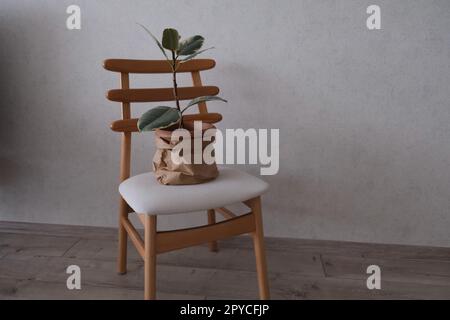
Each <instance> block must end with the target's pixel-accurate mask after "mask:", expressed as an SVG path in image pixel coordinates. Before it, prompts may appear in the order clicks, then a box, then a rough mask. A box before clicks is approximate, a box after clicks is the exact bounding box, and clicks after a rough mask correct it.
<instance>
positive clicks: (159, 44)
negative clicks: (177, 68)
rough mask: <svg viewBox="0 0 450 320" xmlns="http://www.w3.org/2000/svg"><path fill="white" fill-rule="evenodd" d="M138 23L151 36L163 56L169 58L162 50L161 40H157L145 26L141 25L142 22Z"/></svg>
mask: <svg viewBox="0 0 450 320" xmlns="http://www.w3.org/2000/svg"><path fill="white" fill-rule="evenodd" d="M138 25H140V26H141V27H142V28H143V29H144V30H145V31H146V32H147V33H148V34H149V35H150V36H151V37H152V38H153V40H154V41H155V42H156V44H157V45H158V47H159V48H160V49H161V52H162V53H163V54H164V56H165V57H166V59H167V60H169V57H168V56H167V53H166V50H164V48H163V46H162V44H161V42H159V40H158V39H157V38H156V37H155V36H154V35H153V33H151V32H150V30H148V29H147V28H146V27H145V26H143V25H142V24H140V23H138Z"/></svg>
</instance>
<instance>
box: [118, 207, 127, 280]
mask: <svg viewBox="0 0 450 320" xmlns="http://www.w3.org/2000/svg"><path fill="white" fill-rule="evenodd" d="M127 215H128V205H127V203H126V202H125V200H123V199H120V211H119V255H118V258H117V272H118V273H119V274H125V273H127V236H128V235H127V231H126V230H125V228H124V226H123V224H122V218H123V217H127Z"/></svg>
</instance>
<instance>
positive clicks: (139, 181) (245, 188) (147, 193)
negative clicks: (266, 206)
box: [119, 168, 269, 215]
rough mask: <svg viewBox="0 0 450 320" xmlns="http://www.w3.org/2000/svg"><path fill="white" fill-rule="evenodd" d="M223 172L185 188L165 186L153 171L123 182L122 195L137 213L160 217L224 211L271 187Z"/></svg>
mask: <svg viewBox="0 0 450 320" xmlns="http://www.w3.org/2000/svg"><path fill="white" fill-rule="evenodd" d="M219 172H220V173H219V176H218V177H217V178H216V179H215V180H213V181H210V182H207V183H202V184H196V185H185V186H184V185H183V186H167V185H162V184H160V183H159V182H158V181H156V178H155V176H154V174H153V172H149V173H144V174H139V175H136V176H134V177H131V178H129V179H127V180H125V181H123V182H122V183H121V184H120V186H119V192H120V194H121V195H122V197H123V199H124V200H125V201H126V202H127V203H128V205H129V206H130V207H131V208H132V209H133V210H134V211H135V212H136V213H143V214H152V215H159V214H175V213H186V212H192V211H200V210H206V209H214V208H220V207H224V206H226V205H230V204H234V203H238V202H242V201H245V200H249V199H252V198H255V197H258V196H260V195H261V194H263V193H264V192H265V191H267V189H268V188H269V185H268V184H267V183H266V182H265V181H263V180H261V179H259V178H256V177H254V176H252V175H250V174H248V173H245V172H243V171H239V170H235V169H230V168H220V171H219Z"/></svg>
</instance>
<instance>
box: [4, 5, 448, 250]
mask: <svg viewBox="0 0 450 320" xmlns="http://www.w3.org/2000/svg"><path fill="white" fill-rule="evenodd" d="M373 3H376V4H379V5H380V6H381V9H382V28H383V30H381V31H369V30H367V28H366V27H365V20H366V17H367V15H366V13H365V11H366V8H367V6H368V5H370V4H373ZM70 4H78V5H80V6H81V9H82V30H81V31H69V30H67V29H66V27H65V20H66V17H67V15H66V13H65V10H66V7H67V6H68V5H70ZM135 22H141V23H144V24H146V25H147V26H148V27H149V28H150V29H151V30H154V32H155V33H159V32H160V31H161V30H162V29H163V28H164V27H167V26H171V27H175V28H177V29H178V30H179V31H180V32H181V33H182V35H186V36H187V35H192V34H196V33H199V34H202V35H204V36H205V37H206V39H207V45H214V46H216V47H217V49H216V50H215V51H211V52H210V53H209V54H208V56H210V57H213V58H215V59H216V60H217V62H218V63H217V68H216V69H215V70H213V71H210V72H208V73H207V74H206V78H205V80H206V81H205V83H207V84H215V85H218V86H220V87H221V89H222V93H221V95H223V96H224V97H226V98H227V99H228V100H229V101H230V102H229V104H228V105H221V104H215V105H211V110H217V111H220V112H222V113H223V114H224V118H225V121H224V122H223V123H222V124H221V127H222V128H226V127H227V128H239V127H243V128H248V127H255V128H280V130H281V150H280V152H281V159H280V161H281V168H280V172H279V174H278V175H277V176H272V177H266V178H265V179H266V180H267V181H269V182H270V184H271V185H272V190H271V192H270V193H269V194H267V196H266V197H265V198H264V207H265V227H266V233H267V234H268V235H270V236H282V237H298V238H314V239H336V240H355V241H368V242H383V243H406V244H424V245H441V246H449V245H450V236H449V232H448V230H449V228H450V215H449V211H450V197H449V195H450V167H449V166H450V147H449V141H450V108H449V101H450V90H449V88H448V86H449V82H450V81H449V80H450V63H449V61H450V60H449V58H450V33H449V32H448V31H449V30H450V2H449V1H447V0H441V1H425V0H423V1H410V0H395V1H381V0H373V1H363V0H360V1H355V0H345V1H337V0H336V1H331V0H330V1H328V0H310V1H306V0H305V1H299V0H281V1H273V0H258V1H256V0H252V1H250V0H227V1H225V0H220V1H209V0H195V1H193V0H190V1H179V0H178V1H168V0H152V1H147V0H139V1H125V0H123V1H93V0H91V1H80V0H77V1H72V0H71V1H56V0H42V1H35V0H33V1H31V0H22V1H16V0H2V1H1V3H0V27H1V28H0V40H1V44H0V70H1V76H0V90H1V91H0V92H1V95H2V97H1V100H0V101H1V108H0V117H1V126H0V168H1V171H0V219H2V220H16V221H30V222H47V223H67V224H84V225H115V224H116V219H117V218H116V216H117V214H116V212H117V203H118V201H117V194H116V187H117V182H118V169H119V141H120V139H119V136H118V135H117V134H114V133H112V132H111V131H109V129H108V124H109V122H110V121H112V120H114V119H118V118H119V116H120V108H119V105H118V104H114V103H111V102H108V101H106V99H105V97H104V94H105V92H106V90H107V89H110V88H115V87H118V77H117V76H116V75H114V74H112V73H109V72H106V71H104V70H103V69H102V60H103V59H105V58H108V57H122V58H144V59H145V58H150V59H151V58H153V59H154V58H157V59H159V58H160V52H159V51H158V49H157V48H155V46H154V44H153V43H152V41H151V40H150V39H149V38H148V36H147V35H146V34H145V33H144V32H143V31H142V30H141V29H140V28H139V27H138V26H137V25H136V24H135ZM138 81H139V83H140V84H142V83H143V81H144V80H143V79H142V78H139V80H138ZM147 84H149V85H161V84H164V85H166V84H167V85H170V80H169V78H167V79H162V78H158V79H157V80H156V81H153V82H151V81H149V82H148V83H147ZM144 110H146V106H138V107H137V108H135V115H138V114H139V112H142V111H144ZM134 142H136V146H135V148H134V152H135V155H136V156H135V160H136V167H135V173H138V172H143V171H147V170H149V169H150V163H151V157H152V153H153V150H152V148H153V144H152V136H151V135H141V136H139V137H137V138H136V139H135V140H134ZM244 169H245V170H248V171H250V172H253V173H258V172H259V170H258V167H256V166H252V167H246V168H244ZM205 219H206V217H204V216H201V219H200V218H199V217H192V216H190V215H189V216H183V221H182V222H187V223H193V222H195V223H197V222H199V221H200V220H203V221H204V220H205ZM175 220H176V219H175V218H173V217H172V218H165V219H163V220H162V226H163V227H169V226H174V225H177V226H178V225H179V223H178V222H177V223H176V222H175ZM178 221H179V220H178Z"/></svg>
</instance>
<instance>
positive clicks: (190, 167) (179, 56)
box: [138, 26, 226, 185]
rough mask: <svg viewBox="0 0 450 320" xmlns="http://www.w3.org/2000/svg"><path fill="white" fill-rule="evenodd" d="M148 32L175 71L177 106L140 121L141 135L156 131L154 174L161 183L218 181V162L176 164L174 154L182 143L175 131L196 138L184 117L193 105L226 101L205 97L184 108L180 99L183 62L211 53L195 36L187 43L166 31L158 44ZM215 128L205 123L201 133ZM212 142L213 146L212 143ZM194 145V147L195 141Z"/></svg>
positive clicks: (149, 113) (152, 112) (158, 109)
mask: <svg viewBox="0 0 450 320" xmlns="http://www.w3.org/2000/svg"><path fill="white" fill-rule="evenodd" d="M142 27H143V28H144V29H145V30H146V31H147V33H148V34H149V35H150V36H151V37H152V39H153V40H154V41H155V42H156V44H157V46H158V47H159V49H160V50H161V52H162V53H163V55H164V57H165V59H166V60H167V63H168V64H169V65H170V68H171V70H172V79H173V96H174V100H175V106H174V107H170V106H158V107H155V108H152V109H150V110H148V111H147V112H145V113H144V114H143V115H142V116H141V117H140V118H139V120H138V128H139V131H140V132H145V131H155V138H156V147H157V151H156V153H155V156H154V158H153V171H154V172H155V175H156V178H157V180H158V181H159V182H160V183H162V184H170V185H182V184H198V183H203V182H207V181H210V180H212V179H215V178H216V177H217V176H218V174H219V172H218V170H217V166H216V164H215V163H212V164H210V163H209V164H208V163H205V162H203V160H202V163H192V162H193V161H191V163H185V162H182V163H175V162H174V161H173V160H172V155H171V152H172V150H173V149H174V147H175V146H176V145H177V144H178V143H179V142H180V141H178V140H175V141H174V139H172V138H173V132H174V131H175V130H177V129H186V130H188V131H189V132H190V133H191V134H190V137H191V139H194V134H193V130H194V125H193V123H192V122H190V121H183V114H184V113H185V112H186V111H187V110H188V109H189V108H191V107H192V106H195V105H198V104H199V103H201V102H206V101H214V100H216V101H223V102H226V100H224V99H222V98H221V97H217V96H202V97H197V98H195V99H193V100H192V101H190V102H189V103H188V104H187V105H186V106H184V107H181V105H180V101H179V98H178V85H177V70H178V68H179V66H180V65H181V64H182V63H185V62H186V61H189V60H192V59H193V58H195V57H196V56H197V55H199V54H200V53H202V52H204V51H206V50H209V49H211V48H208V49H203V50H202V49H201V48H202V46H203V42H204V38H203V37H202V36H199V35H196V36H193V37H190V38H187V39H184V40H181V39H180V36H179V33H178V31H177V30H175V29H172V28H168V29H165V30H164V32H163V35H162V41H159V40H158V39H157V38H156V37H155V36H154V35H153V34H152V33H151V32H150V31H149V30H148V29H147V28H145V27H144V26H142ZM211 128H214V126H213V125H211V124H207V123H202V127H201V129H202V134H203V132H205V131H206V130H207V129H211ZM209 143H212V141H211V142H209ZM209 143H205V142H203V141H202V148H203V149H204V148H206V147H207V145H208V144H209ZM191 145H192V146H193V145H194V142H193V141H192V143H191ZM193 151H194V150H192V152H191V154H189V155H183V157H185V158H186V157H187V156H189V157H192V156H193Z"/></svg>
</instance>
